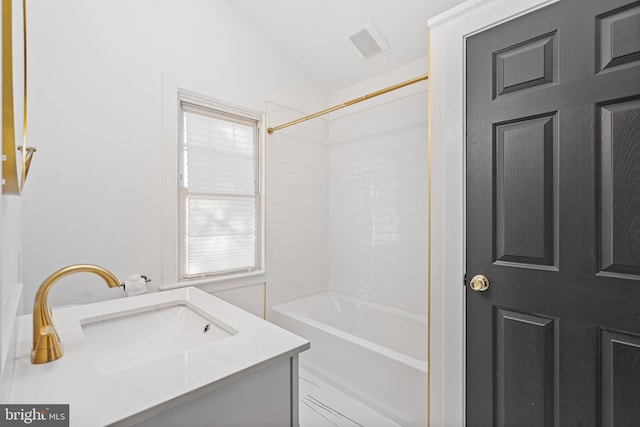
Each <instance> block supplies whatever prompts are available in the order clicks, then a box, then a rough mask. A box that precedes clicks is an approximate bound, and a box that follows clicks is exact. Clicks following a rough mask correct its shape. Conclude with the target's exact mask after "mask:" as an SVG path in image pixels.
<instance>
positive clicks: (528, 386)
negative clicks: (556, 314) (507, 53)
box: [494, 309, 558, 427]
mask: <svg viewBox="0 0 640 427" xmlns="http://www.w3.org/2000/svg"><path fill="white" fill-rule="evenodd" d="M556 327H557V322H556V320H555V319H549V318H546V317H541V316H536V315H530V314H523V313H517V312H513V311H508V310H503V309H496V310H495V329H494V330H495V334H496V338H495V341H494V342H495V348H494V353H495V363H496V368H495V372H496V398H497V405H496V424H497V425H498V426H500V427H510V426H541V425H553V419H554V413H555V411H556V409H557V408H556V407H555V406H556V405H555V403H556V402H555V394H556V392H555V385H556V383H557V372H558V368H557V366H556V361H557V345H556V336H557V332H556Z"/></svg>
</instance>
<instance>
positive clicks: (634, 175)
mask: <svg viewBox="0 0 640 427" xmlns="http://www.w3.org/2000/svg"><path fill="white" fill-rule="evenodd" d="M639 17H640V16H639ZM639 27H640V21H639ZM638 32H639V33H640V31H638ZM598 110H599V113H600V114H599V115H600V129H601V130H600V141H599V142H600V218H601V220H600V227H599V228H600V269H601V270H602V271H605V272H614V273H623V274H631V275H635V276H640V143H638V141H639V140H640V126H638V123H639V122H640V99H638V98H636V99H633V100H628V101H622V102H615V103H611V104H608V105H603V106H600V107H599V109H598Z"/></svg>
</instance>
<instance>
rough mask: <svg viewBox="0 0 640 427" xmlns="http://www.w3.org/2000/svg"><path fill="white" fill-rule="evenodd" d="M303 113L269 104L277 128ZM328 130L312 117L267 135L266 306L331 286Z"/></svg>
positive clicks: (270, 119)
mask: <svg viewBox="0 0 640 427" xmlns="http://www.w3.org/2000/svg"><path fill="white" fill-rule="evenodd" d="M304 115H305V113H303V112H300V111H295V110H291V109H289V108H287V107H283V106H280V105H277V104H273V103H268V104H267V123H268V125H269V126H277V125H280V124H283V123H286V122H289V121H291V120H294V119H297V118H299V117H302V116H304ZM328 131H329V127H328V124H327V122H326V121H325V120H323V119H315V120H310V121H306V122H304V123H301V124H299V125H296V126H292V127H288V128H286V129H282V130H279V131H276V132H274V133H273V134H272V135H270V136H268V137H267V159H266V160H267V170H266V172H267V177H266V178H267V195H266V197H267V200H266V203H267V242H266V243H267V268H268V270H267V299H268V301H267V304H268V306H269V307H271V306H273V305H277V304H278V303H280V302H282V301H284V300H288V299H291V298H294V297H296V296H300V295H303V294H308V293H310V292H314V291H318V290H321V289H326V288H327V287H328V286H329V260H328V256H329V175H328V172H329V150H328V144H327V141H328V136H329V133H328Z"/></svg>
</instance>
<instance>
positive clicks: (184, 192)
mask: <svg viewBox="0 0 640 427" xmlns="http://www.w3.org/2000/svg"><path fill="white" fill-rule="evenodd" d="M184 98H185V97H183V96H180V97H179V102H180V106H179V108H178V111H179V114H180V120H179V123H178V176H177V179H178V198H179V200H178V224H179V228H178V280H179V281H186V280H193V279H206V278H210V277H224V276H233V275H237V274H243V273H251V272H253V271H257V270H261V268H262V265H261V264H262V262H261V261H262V259H261V246H262V232H261V230H262V228H263V226H262V224H261V220H260V212H261V210H262V193H261V191H260V189H261V183H262V179H261V174H260V155H259V153H260V149H259V147H260V120H259V119H257V118H255V117H247V115H240V114H237V113H231V112H229V111H225V110H221V109H219V108H214V107H211V106H209V105H204V104H203V103H202V102H194V101H193V100H191V99H189V100H186V99H184ZM186 112H189V113H192V114H200V115H202V116H205V117H211V118H215V119H219V120H226V121H228V122H232V123H237V124H242V125H247V126H251V127H252V128H253V154H254V156H253V171H254V179H255V183H254V193H253V196H248V195H240V194H234V193H229V194H224V193H198V192H189V189H188V188H187V187H186V186H185V185H184V174H185V169H184V168H185V162H184V154H185V129H184V114H185V113H186ZM189 194H192V195H198V196H204V197H206V198H212V199H216V200H219V199H230V200H238V199H251V200H255V219H256V231H255V238H256V241H255V247H254V250H255V256H254V265H253V267H249V268H237V269H230V270H223V271H216V272H207V273H197V274H188V273H187V251H186V238H187V233H186V229H187V209H186V202H187V198H188V196H189Z"/></svg>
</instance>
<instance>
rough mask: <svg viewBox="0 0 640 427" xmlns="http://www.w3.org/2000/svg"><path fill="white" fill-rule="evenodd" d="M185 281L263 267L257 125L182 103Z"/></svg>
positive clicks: (246, 120) (182, 223) (182, 211)
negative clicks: (261, 261) (186, 279)
mask: <svg viewBox="0 0 640 427" xmlns="http://www.w3.org/2000/svg"><path fill="white" fill-rule="evenodd" d="M181 118H182V129H181V135H182V144H181V147H182V148H181V152H182V153H181V154H182V161H181V168H180V169H181V170H180V187H181V191H180V194H181V196H180V197H181V229H182V230H181V238H180V244H181V251H180V252H181V254H180V258H181V266H180V269H181V276H182V278H190V277H202V276H208V275H217V274H225V273H234V272H241V271H251V270H255V269H257V268H259V267H260V265H259V263H260V254H259V248H260V242H259V236H260V233H259V228H260V224H259V219H260V215H259V212H260V194H259V188H260V187H259V185H258V175H259V174H258V170H257V169H258V164H259V163H258V159H257V151H258V150H257V146H258V144H257V138H258V122H257V120H252V119H249V118H245V117H239V116H236V115H231V114H227V113H224V112H221V111H217V110H213V109H209V108H206V107H203V106H199V105H194V104H191V103H187V102H184V101H183V102H182V103H181Z"/></svg>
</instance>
